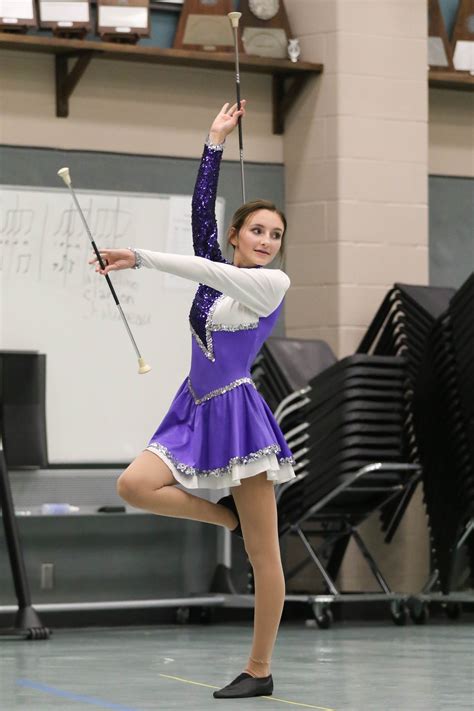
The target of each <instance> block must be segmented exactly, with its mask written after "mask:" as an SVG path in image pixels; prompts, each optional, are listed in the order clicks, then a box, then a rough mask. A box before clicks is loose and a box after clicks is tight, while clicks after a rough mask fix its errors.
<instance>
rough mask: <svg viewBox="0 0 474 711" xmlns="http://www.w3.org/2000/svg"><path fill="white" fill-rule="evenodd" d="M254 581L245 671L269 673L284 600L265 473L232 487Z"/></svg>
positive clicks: (271, 490)
mask: <svg viewBox="0 0 474 711" xmlns="http://www.w3.org/2000/svg"><path fill="white" fill-rule="evenodd" d="M231 491H232V495H233V496H234V499H235V503H236V506H237V510H238V512H239V517H240V523H241V527H242V533H243V536H244V544H245V550H246V552H247V555H248V557H249V560H250V563H251V565H252V568H253V573H254V580H255V613H254V631H253V642H252V650H251V652H250V656H249V659H248V663H247V666H246V668H245V671H246V672H248V673H249V674H251V675H252V676H268V674H270V663H271V658H272V653H273V647H274V645H275V641H276V636H277V632H278V627H279V625H280V619H281V614H282V612H283V605H284V602H285V578H284V575H283V568H282V563H281V554H280V543H279V540H278V525H277V520H278V519H277V507H276V500H275V488H274V484H273V482H271V481H268V479H267V475H266V473H265V472H263V473H262V474H258V475H257V476H253V477H250V478H248V479H243V480H242V483H241V485H240V486H236V487H233V488H232V489H231Z"/></svg>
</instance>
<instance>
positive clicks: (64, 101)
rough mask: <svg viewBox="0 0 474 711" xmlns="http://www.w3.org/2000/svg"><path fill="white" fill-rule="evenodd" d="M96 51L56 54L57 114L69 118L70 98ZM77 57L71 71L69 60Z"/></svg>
mask: <svg viewBox="0 0 474 711" xmlns="http://www.w3.org/2000/svg"><path fill="white" fill-rule="evenodd" d="M93 54H94V52H81V53H79V54H78V53H77V52H71V53H66V52H65V53H64V54H56V55H55V57H54V59H55V73H56V116H58V117H59V118H67V117H68V116H69V99H70V98H71V96H72V93H73V91H74V89H75V88H76V86H77V84H78V82H79V80H80V78H81V77H82V75H83V74H84V72H85V71H86V69H87V67H88V66H89V62H90V61H91V59H92V56H93ZM74 58H76V62H75V64H74V66H73V67H72V69H71V70H70V71H69V67H68V60H69V59H74Z"/></svg>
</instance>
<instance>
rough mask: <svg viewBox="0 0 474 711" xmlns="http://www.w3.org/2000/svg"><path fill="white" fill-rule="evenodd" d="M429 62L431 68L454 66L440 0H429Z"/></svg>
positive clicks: (449, 67)
mask: <svg viewBox="0 0 474 711" xmlns="http://www.w3.org/2000/svg"><path fill="white" fill-rule="evenodd" d="M428 64H429V66H430V68H431V69H453V68H454V67H453V58H452V54H451V45H450V44H449V40H448V35H447V32H446V27H445V24H444V18H443V15H442V14H441V9H440V7H439V0H428Z"/></svg>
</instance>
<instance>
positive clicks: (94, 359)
mask: <svg viewBox="0 0 474 711" xmlns="http://www.w3.org/2000/svg"><path fill="white" fill-rule="evenodd" d="M76 195H77V198H78V200H79V203H80V205H81V207H82V209H83V212H84V215H85V217H86V220H87V222H88V224H89V227H90V229H91V232H92V235H93V237H94V239H95V242H96V244H97V246H98V247H99V249H100V248H114V247H128V246H134V247H141V248H143V249H152V250H157V251H163V252H172V253H175V254H193V245H192V233H191V196H190V195H163V194H146V193H131V192H118V191H116V192H104V191H100V192H98V191H91V190H87V191H86V190H81V191H76ZM224 210H225V201H224V200H223V199H222V198H218V199H217V202H216V216H217V222H218V227H219V233H220V234H222V225H223V218H224ZM91 257H92V247H91V244H90V241H89V239H88V237H87V235H86V233H85V231H84V227H83V225H82V222H81V220H80V216H79V214H78V212H77V210H76V208H75V207H74V204H73V200H72V197H71V195H70V193H69V191H68V190H67V189H60V188H59V189H51V188H48V189H39V188H31V187H22V186H20V187H19V186H17V185H15V186H2V187H1V188H0V287H1V294H2V303H1V318H0V342H1V348H3V349H18V350H38V351H39V352H41V353H46V356H47V358H46V361H47V377H46V423H47V435H48V453H49V460H50V462H51V463H62V462H64V463H79V462H80V463H93V462H96V463H102V462H129V461H131V460H132V459H133V458H134V457H135V456H137V454H139V453H140V452H141V450H142V449H143V448H144V447H146V445H147V443H148V441H149V439H150V438H151V436H152V435H153V433H154V432H155V430H156V428H157V427H158V425H159V424H160V422H161V420H162V418H163V416H164V414H165V413H166V411H167V409H168V407H169V405H170V402H171V400H172V398H173V397H174V395H175V393H176V390H177V389H178V387H179V385H180V384H181V383H182V381H183V380H184V378H185V377H186V375H187V374H188V372H189V367H190V358H191V333H190V329H189V321H188V316H189V310H190V308H191V303H192V300H193V297H194V294H195V291H196V289H197V286H198V285H197V284H196V283H194V282H191V281H187V280H185V279H182V278H180V277H176V276H173V275H170V274H164V273H162V272H159V271H157V270H154V269H147V268H143V269H139V270H132V269H127V270H124V271H121V272H118V273H113V274H111V275H110V276H111V280H112V283H113V285H114V287H115V290H116V292H117V296H118V298H119V301H120V303H121V305H122V308H123V311H124V313H125V316H126V318H127V320H128V323H129V325H130V328H131V330H132V333H133V335H134V338H135V340H136V342H137V345H138V348H139V350H140V351H141V354H142V356H143V357H144V358H145V360H146V361H147V362H148V363H149V365H150V366H151V367H152V370H151V372H150V373H147V374H146V375H138V362H137V358H136V354H135V351H134V349H133V346H132V343H131V341H130V339H129V337H128V335H127V332H126V329H125V327H124V324H123V322H122V320H121V317H120V314H119V312H118V309H117V307H116V306H115V302H114V301H113V298H112V295H111V293H110V290H109V287H108V286H107V283H106V281H105V279H104V277H103V276H101V275H99V274H96V272H95V271H94V266H93V265H89V264H88V263H87V262H88V260H89V259H90V258H91Z"/></svg>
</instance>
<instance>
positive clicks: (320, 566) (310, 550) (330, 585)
mask: <svg viewBox="0 0 474 711" xmlns="http://www.w3.org/2000/svg"><path fill="white" fill-rule="evenodd" d="M295 531H296V533H297V534H298V536H299V537H300V538H301V540H302V542H303V545H304V547H305V548H306V550H307V551H308V553H309V555H310V556H311V559H312V560H313V561H314V562H315V563H316V565H317V567H318V570H319V572H320V573H321V575H322V576H323V578H324V581H325V583H326V585H327V586H328V588H329V590H330V592H331V593H332V595H339V591H338V589H337V588H336V586H335V584H334V581H333V580H332V579H331V577H330V576H329V575H328V574H327V572H326V569H325V567H324V565H323V564H322V562H321V561H320V560H319V558H318V556H317V555H316V553H315V552H314V550H313V548H312V547H311V544H310V542H309V541H308V539H307V538H306V536H305V535H304V533H303V531H302V530H301V528H300V527H299V526H295Z"/></svg>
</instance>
